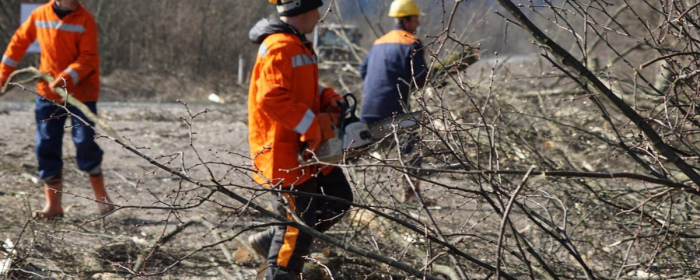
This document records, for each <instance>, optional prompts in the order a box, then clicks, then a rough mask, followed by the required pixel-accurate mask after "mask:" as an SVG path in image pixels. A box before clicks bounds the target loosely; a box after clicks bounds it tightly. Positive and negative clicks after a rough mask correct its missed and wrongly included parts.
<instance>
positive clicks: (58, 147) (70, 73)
mask: <svg viewBox="0 0 700 280" xmlns="http://www.w3.org/2000/svg"><path fill="white" fill-rule="evenodd" d="M35 40H37V41H38V42H39V47H40V48H41V66H40V68H39V70H40V71H41V72H43V73H47V74H49V75H51V76H53V77H55V81H54V82H53V83H51V84H49V83H47V82H45V81H43V80H42V81H40V82H39V83H38V84H37V91H38V93H39V94H40V95H41V96H40V97H37V98H36V106H35V118H36V126H37V132H36V147H35V150H36V154H37V158H38V160H39V178H41V179H42V180H43V181H44V194H45V196H46V205H45V206H44V209H43V210H39V211H36V212H35V213H34V216H35V217H37V218H41V219H53V218H60V217H62V216H63V208H62V207H61V193H62V189H63V188H62V168H63V162H62V146H63V132H64V124H65V122H66V117H67V116H66V114H65V112H62V109H61V108H60V107H58V106H56V105H55V104H54V103H53V102H62V98H61V97H60V96H59V95H58V94H57V93H56V92H55V91H54V89H55V88H56V87H65V88H66V90H67V91H68V93H69V94H72V95H73V96H74V97H75V98H76V99H78V100H79V101H81V102H83V103H85V105H87V107H88V108H90V110H92V112H93V113H97V108H96V102H97V99H98V96H99V92H100V80H99V76H100V65H99V57H98V53H97V24H96V23H95V20H94V19H93V17H92V15H91V14H90V13H89V12H88V11H87V10H86V9H85V8H84V7H83V6H82V5H81V4H80V1H79V0H52V1H50V2H49V3H47V4H45V5H43V6H41V7H39V8H37V9H36V10H34V12H32V14H31V15H30V16H29V19H27V21H25V22H24V23H23V24H22V25H21V26H20V27H19V29H18V30H17V31H16V32H15V34H14V36H12V39H11V41H10V44H9V46H8V47H7V50H6V51H5V54H4V55H3V56H2V61H1V63H0V85H4V84H5V83H6V82H7V79H8V78H9V76H10V74H11V73H12V72H13V71H14V70H16V69H17V67H18V66H19V62H20V60H21V59H22V57H23V56H24V54H25V52H26V51H27V48H28V47H29V45H30V44H32V42H34V41H35ZM69 111H70V113H71V114H72V115H75V116H78V117H80V118H81V119H83V120H87V118H86V117H85V115H84V114H83V113H82V112H80V110H78V109H76V108H74V107H72V106H69ZM71 122H72V136H73V142H74V143H75V147H76V150H77V156H76V160H77V163H78V167H79V168H80V170H82V171H85V172H86V173H88V174H89V176H90V183H91V185H92V189H93V191H94V193H95V200H96V201H97V202H98V207H99V210H100V214H103V215H104V214H107V213H109V212H111V211H112V210H113V209H114V206H113V205H112V204H111V201H110V199H109V196H108V195H107V192H106V190H105V186H104V176H103V175H102V168H101V164H102V154H103V152H102V150H101V149H100V147H99V146H98V145H97V144H96V143H95V132H94V130H93V129H92V128H91V127H90V126H86V125H85V124H84V123H82V122H81V121H80V120H78V119H77V118H75V117H71ZM91 125H93V124H91Z"/></svg>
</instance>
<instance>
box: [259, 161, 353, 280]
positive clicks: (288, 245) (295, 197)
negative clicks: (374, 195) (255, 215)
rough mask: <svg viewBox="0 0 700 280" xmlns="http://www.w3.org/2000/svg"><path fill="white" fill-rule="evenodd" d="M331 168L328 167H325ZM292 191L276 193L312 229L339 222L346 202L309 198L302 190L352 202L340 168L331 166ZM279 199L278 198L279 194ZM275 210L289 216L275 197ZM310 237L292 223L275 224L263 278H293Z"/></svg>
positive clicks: (348, 207) (347, 207) (322, 230)
mask: <svg viewBox="0 0 700 280" xmlns="http://www.w3.org/2000/svg"><path fill="white" fill-rule="evenodd" d="M327 168H331V167H327ZM292 190H293V191H294V193H291V194H290V193H285V194H280V195H283V196H285V198H286V200H287V201H288V202H289V204H288V206H289V208H290V209H291V210H292V211H294V213H295V214H296V215H297V216H298V217H299V218H301V219H302V220H304V223H305V224H306V225H308V226H310V227H313V228H314V229H316V230H318V231H320V232H324V231H326V230H328V229H329V228H331V226H333V225H334V224H336V223H337V222H339V221H340V220H341V218H342V217H343V216H344V215H345V213H346V212H347V211H348V209H350V205H349V204H347V203H342V202H339V201H332V200H328V199H324V198H318V197H309V196H307V195H304V193H312V194H323V195H326V196H331V197H337V198H341V199H344V200H347V201H349V202H352V201H353V194H352V189H351V188H350V184H349V183H348V181H347V179H346V178H345V175H344V174H343V171H342V170H341V169H340V168H333V170H332V171H331V172H330V173H329V174H328V175H325V176H324V175H322V174H319V176H318V177H316V178H311V179H309V180H308V181H306V182H304V183H302V184H300V185H298V186H295V187H294V188H292ZM280 199H282V197H280ZM275 210H276V211H277V212H278V213H279V214H281V215H285V216H287V217H288V218H290V219H292V216H291V215H290V213H288V212H287V210H286V209H285V207H284V206H283V205H281V204H280V203H279V200H275ZM312 242H313V238H312V237H311V235H308V234H306V233H303V232H301V231H299V230H298V229H297V228H295V227H292V226H277V227H275V228H274V237H273V239H272V244H271V246H270V251H269V254H268V258H267V262H268V263H269V264H270V268H268V270H267V274H266V277H265V279H276V280H277V279H293V278H294V277H293V276H295V275H296V276H298V275H299V273H300V272H301V270H302V268H303V266H304V258H303V257H304V256H308V255H309V253H310V250H311V243H312Z"/></svg>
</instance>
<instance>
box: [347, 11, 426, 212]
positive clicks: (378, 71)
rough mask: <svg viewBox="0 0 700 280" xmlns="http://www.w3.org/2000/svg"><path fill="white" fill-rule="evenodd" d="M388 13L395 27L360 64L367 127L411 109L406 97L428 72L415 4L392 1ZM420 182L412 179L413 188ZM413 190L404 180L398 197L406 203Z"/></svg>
mask: <svg viewBox="0 0 700 280" xmlns="http://www.w3.org/2000/svg"><path fill="white" fill-rule="evenodd" d="M389 16H390V17H393V18H395V22H396V27H394V29H393V30H391V31H390V32H389V33H387V34H385V35H384V36H382V37H381V38H379V39H377V40H376V41H374V46H372V49H371V50H370V52H369V55H368V56H367V57H366V58H365V60H364V62H363V63H362V65H361V66H360V74H361V75H362V79H363V80H364V91H363V96H362V107H361V111H360V120H361V121H362V122H365V123H367V124H368V125H370V126H371V125H372V124H374V123H376V122H379V121H382V120H385V119H389V118H391V117H393V116H394V115H400V114H404V113H408V112H410V111H408V110H409V109H410V108H409V102H408V100H409V99H408V97H409V95H410V93H411V90H412V89H415V88H416V87H423V85H424V84H425V80H426V75H427V67H426V64H425V58H424V51H423V45H422V44H421V42H420V40H419V39H418V37H417V36H416V35H415V32H416V30H417V29H418V26H419V25H420V21H419V20H418V17H419V16H420V9H418V5H416V3H415V2H414V1H413V0H395V1H393V2H392V3H391V7H390V8H389ZM404 109H406V110H404ZM418 141H419V138H418V136H417V135H410V136H409V139H408V140H407V141H406V143H404V144H403V145H402V146H403V147H402V148H401V150H402V153H403V154H408V153H411V152H412V150H413V146H414V145H415V143H416V142H418ZM409 165H411V166H415V167H417V166H420V157H416V156H414V159H413V160H411V162H409ZM419 182H420V181H418V180H415V182H413V185H414V187H415V190H416V191H418V190H419ZM413 190H414V188H411V186H410V185H408V183H407V182H406V184H404V188H403V193H402V195H401V200H402V201H404V202H405V201H407V200H409V199H411V198H413V197H414V196H415V192H414V191H413ZM426 201H427V200H426V199H424V202H426Z"/></svg>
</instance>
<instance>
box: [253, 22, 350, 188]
mask: <svg viewBox="0 0 700 280" xmlns="http://www.w3.org/2000/svg"><path fill="white" fill-rule="evenodd" d="M302 36H303V35H302ZM335 98H339V95H338V94H337V93H336V92H335V91H333V90H332V89H331V88H324V87H321V86H319V84H318V65H317V57H316V55H315V54H314V53H313V52H312V51H311V50H310V49H309V48H308V47H307V46H305V45H304V44H303V43H302V41H301V39H300V37H299V35H295V34H290V33H274V34H270V35H267V37H265V39H264V40H263V41H262V43H261V44H260V48H259V50H258V57H257V60H256V62H255V67H254V69H253V74H252V77H251V82H250V89H249V92H248V129H249V136H248V142H249V144H250V154H251V158H252V159H253V167H254V168H256V169H257V170H258V172H257V173H254V174H253V177H254V180H255V181H256V182H257V183H259V184H261V185H264V186H272V185H278V184H280V183H281V184H282V186H284V187H289V186H291V185H298V184H300V183H303V182H304V181H306V180H308V179H309V178H311V176H312V175H313V174H314V173H316V172H318V168H319V167H318V166H305V167H300V164H299V161H298V158H297V155H298V153H299V151H300V150H301V149H302V144H303V143H302V142H301V141H300V137H301V135H303V134H305V133H306V132H307V131H308V130H309V128H310V127H311V126H312V124H316V125H318V118H317V117H316V115H317V114H318V113H319V112H321V110H322V109H323V108H326V107H327V106H328V105H329V104H330V103H331V102H332V100H335ZM330 171H331V168H324V170H323V173H324V174H326V173H328V172H330Z"/></svg>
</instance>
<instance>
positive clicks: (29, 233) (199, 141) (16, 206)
mask: <svg viewBox="0 0 700 280" xmlns="http://www.w3.org/2000/svg"><path fill="white" fill-rule="evenodd" d="M33 107H34V104H33V103H30V102H1V103H0V131H1V132H2V133H0V205H2V207H0V241H6V240H11V241H12V242H13V243H14V244H18V245H19V246H18V247H19V248H23V249H25V250H26V249H28V248H31V250H27V251H22V252H21V253H20V255H21V257H23V258H26V259H24V260H23V261H24V263H23V264H22V265H20V266H19V267H24V268H25V269H27V270H28V272H26V273H27V274H25V275H24V276H29V275H32V274H33V273H36V274H37V275H52V276H56V277H59V278H63V277H66V278H73V277H78V278H83V277H85V276H87V277H90V276H93V275H94V274H93V273H91V272H90V271H95V270H97V271H100V270H104V271H106V272H109V271H111V270H115V268H116V267H118V266H121V265H125V266H127V267H128V266H129V263H130V262H133V261H134V260H129V258H133V257H134V256H135V255H136V254H134V253H131V254H122V255H123V256H122V257H120V258H121V259H120V258H113V259H110V258H109V257H104V256H103V257H104V258H102V259H101V260H100V261H97V263H96V264H95V263H93V264H89V262H88V261H87V260H88V259H93V258H98V259H99V257H100V256H99V253H100V248H101V246H105V245H108V244H114V243H120V242H121V243H125V244H129V246H130V247H132V249H133V247H139V248H146V247H148V246H151V245H152V244H153V243H154V241H155V240H158V238H159V237H160V236H162V235H163V233H164V232H169V231H171V230H173V229H174V228H175V227H176V226H177V225H178V224H181V222H183V221H188V220H191V219H197V220H207V221H211V222H213V223H219V222H220V221H221V216H222V215H225V214H226V213H222V210H221V207H216V205H214V204H206V203H205V204H203V205H201V206H200V207H196V208H194V209H192V210H188V211H181V212H178V213H174V212H170V211H163V210H153V209H139V207H140V206H156V205H158V204H171V205H174V204H177V203H170V201H172V200H173V199H172V198H171V197H169V194H171V193H172V190H173V188H176V187H178V186H179V185H178V182H179V180H178V179H177V178H173V177H172V176H170V175H168V174H165V173H164V172H160V171H156V172H153V170H154V166H152V165H150V164H149V163H148V162H147V161H146V160H144V159H142V158H139V157H137V156H135V155H134V154H132V153H130V152H128V151H127V150H125V149H123V148H121V147H120V146H119V145H117V144H115V143H113V142H111V141H110V140H108V139H105V138H100V139H99V140H98V143H99V144H100V146H101V147H102V149H103V150H104V151H105V156H104V161H103V169H104V174H105V177H106V183H107V186H108V188H109V189H110V191H111V194H112V198H113V200H114V202H115V203H116V204H118V205H121V206H129V207H131V208H124V209H120V210H119V211H117V212H116V213H114V214H112V215H110V216H108V217H106V218H104V219H100V218H99V217H98V213H97V206H96V204H95V202H94V201H92V200H91V197H92V192H91V189H90V187H89V182H88V178H87V176H86V175H85V174H84V173H83V172H80V171H79V170H78V169H77V165H76V164H75V147H74V146H73V145H72V143H71V139H70V134H69V133H68V132H69V129H70V128H67V130H66V131H67V133H66V135H65V138H64V146H63V158H64V171H63V172H64V178H65V182H66V184H65V186H64V190H65V192H66V193H65V194H64V195H63V206H64V210H65V218H64V219H63V220H60V221H56V222H51V223H39V222H36V221H34V220H32V219H31V213H32V211H33V210H36V209H38V208H40V207H41V206H42V205H43V199H44V196H43V190H42V185H41V183H40V182H38V180H37V179H36V177H35V176H36V169H37V163H36V157H35V154H34V133H35V129H34V127H35V122H34V120H33V119H34V112H33ZM205 107H206V108H207V109H208V113H206V114H203V115H200V116H199V117H197V119H196V122H195V123H194V131H196V134H195V135H194V137H193V143H194V146H195V147H197V148H198V149H200V150H201V151H200V152H201V155H202V157H203V158H204V159H207V160H215V159H216V158H217V155H216V151H222V153H225V152H223V151H227V152H230V153H231V154H224V155H223V156H222V158H220V160H225V161H228V162H236V163H240V164H246V162H245V161H244V159H242V158H241V157H240V156H238V154H240V155H246V154H247V153H248V151H247V138H246V137H247V128H246V125H245V121H246V110H245V108H244V106H242V105H226V106H224V105H217V104H197V105H190V106H189V109H190V110H191V112H193V113H196V112H200V111H202V110H204V109H205ZM98 110H99V114H100V115H101V116H102V117H103V118H104V119H106V120H107V121H108V122H109V124H110V125H111V126H112V127H113V128H114V130H116V132H117V133H118V134H119V135H120V136H122V137H124V139H125V142H130V143H132V144H134V145H135V146H137V147H140V148H141V149H140V150H141V151H142V152H143V153H144V154H146V155H148V156H150V157H153V158H156V159H157V160H158V161H165V158H164V157H161V156H163V155H172V154H178V153H179V152H183V153H184V155H185V164H186V165H191V164H195V163H196V162H195V161H196V157H195V155H194V154H193V153H192V149H191V148H190V147H189V144H190V141H189V131H188V126H187V125H186V124H185V123H184V122H183V121H181V120H179V119H178V117H179V116H182V117H185V118H186V117H187V116H188V114H187V111H186V109H185V106H183V105H181V104H177V103H167V104H165V103H163V104H158V103H143V104H125V103H99V105H98ZM210 149H211V150H210ZM173 165H175V166H177V165H180V160H179V159H178V160H177V161H176V163H174V164H173ZM190 175H191V176H193V177H197V176H200V175H203V174H200V173H198V170H196V168H195V169H193V170H191V171H190ZM231 177H234V176H231ZM182 187H183V188H192V186H191V185H190V186H185V185H183V186H182ZM200 193H201V191H200V190H193V191H192V195H193V196H192V197H190V198H193V197H196V195H197V194H200ZM180 199H183V198H182V197H181V198H180ZM166 201H169V202H166ZM160 206H163V205H160ZM166 223H167V224H168V225H167V226H164V225H165V224H166ZM220 227H221V228H225V227H224V226H223V225H220ZM208 228H210V227H207V226H205V225H199V224H198V225H195V226H191V227H189V228H188V229H187V230H184V231H183V232H182V233H181V234H178V235H177V236H176V237H175V238H173V240H172V241H171V242H169V243H168V244H165V246H164V249H163V251H170V252H168V254H171V255H169V256H162V257H156V258H153V259H156V261H158V260H157V259H160V260H161V261H164V262H168V261H172V259H173V258H177V256H182V255H183V254H186V253H188V251H189V252H191V251H193V250H195V249H197V248H198V247H201V246H204V245H206V244H211V243H214V242H215V240H214V237H213V236H212V233H211V232H210V230H208ZM229 228H230V227H229ZM232 243H233V242H229V243H227V246H228V245H231V244H232ZM44 246H50V247H49V248H45V247H44ZM62 246H63V248H61V247H62ZM129 246H128V247H129ZM170 246H172V247H170ZM234 246H235V245H234ZM81 247H82V248H81ZM178 247H179V248H178ZM167 248H177V249H175V250H170V249H167ZM232 249H235V248H232ZM215 250H217V249H216V248H214V249H210V250H204V251H203V252H201V253H199V254H195V255H194V256H195V257H197V258H202V259H204V260H209V259H211V261H215V260H216V259H217V258H220V257H222V255H221V254H220V253H219V252H218V251H215ZM76 254H82V255H83V257H81V256H80V255H76ZM1 256H2V255H1V254H0V259H1ZM68 256H70V257H72V258H73V259H65V258H66V257H68ZM119 261H124V262H123V263H120V264H118V263H119ZM205 263H206V261H205ZM66 264H72V265H66ZM86 266H88V267H86ZM71 268H72V269H71ZM32 270H33V271H32ZM42 270H48V272H47V271H43V272H42ZM197 271H199V272H196V273H195V275H189V274H188V273H183V270H182V269H177V268H176V269H173V270H170V271H169V272H166V273H165V274H164V275H165V276H167V275H171V274H170V273H172V275H178V276H177V278H181V277H183V276H185V277H187V276H192V277H207V276H209V277H213V276H214V275H217V272H216V267H215V266H212V268H211V269H198V270H197ZM207 271H209V272H207ZM202 272H205V275H197V274H199V273H202ZM207 273H213V274H212V275H206V274H207ZM240 273H243V274H245V275H247V276H250V277H254V276H253V275H254V273H255V269H254V268H252V267H249V268H242V269H241V272H240ZM97 276H100V274H97ZM20 277H21V276H20ZM246 278H248V277H246Z"/></svg>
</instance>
